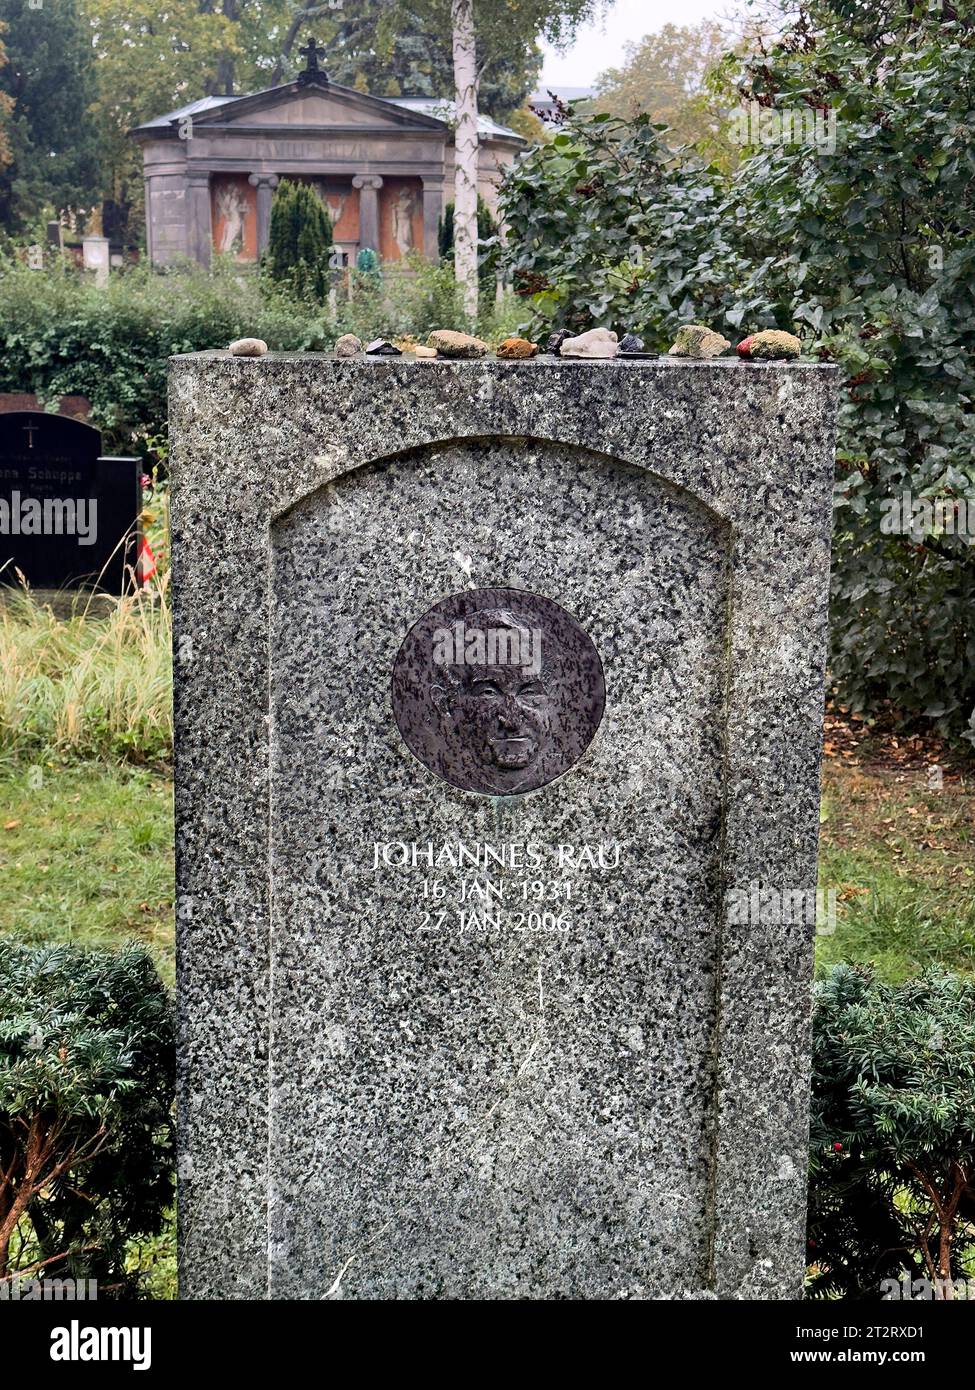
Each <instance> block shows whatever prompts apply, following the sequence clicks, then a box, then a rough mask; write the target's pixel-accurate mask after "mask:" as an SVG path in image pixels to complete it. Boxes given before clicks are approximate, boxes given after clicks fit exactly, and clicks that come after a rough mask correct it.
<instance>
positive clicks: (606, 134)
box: [502, 0, 975, 741]
mask: <svg viewBox="0 0 975 1390" xmlns="http://www.w3.org/2000/svg"><path fill="white" fill-rule="evenodd" d="M722 78H723V81H724V83H725V88H726V92H727V98H728V104H729V107H734V106H735V104H736V103H740V104H741V105H742V108H743V109H748V104H750V103H752V102H755V103H757V109H758V110H759V112H762V113H765V114H766V116H768V115H769V114H770V113H771V114H772V115H773V116H776V117H778V118H781V117H783V116H786V115H788V116H789V117H790V120H791V119H792V113H795V115H796V117H798V118H799V119H800V120H801V119H802V118H803V116H805V117H806V118H810V117H812V116H813V115H814V113H816V112H818V113H819V119H820V123H821V126H820V131H821V134H822V133H828V130H829V128H830V127H831V126H832V123H833V122H834V121H835V127H833V128H834V129H835V148H833V149H831V148H830V145H831V143H832V142H831V141H829V140H827V139H816V138H811V137H810V138H800V139H793V140H792V141H791V143H790V142H783V141H781V140H780V141H778V142H776V141H775V140H773V141H772V142H771V143H768V144H764V143H763V144H759V145H756V146H752V147H749V148H747V149H745V150H744V151H743V157H742V159H741V160H740V161H739V162H738V164H737V166H736V167H735V168H734V169H732V170H730V171H726V170H720V169H717V168H713V167H709V166H707V165H706V164H705V163H704V161H702V160H700V159H698V158H696V157H695V155H694V153H693V152H692V151H691V152H689V151H684V152H683V153H681V154H680V155H679V156H676V155H675V153H674V152H673V151H671V150H669V149H668V148H667V147H666V145H665V143H663V142H664V139H665V136H664V134H663V132H662V130H661V129H660V128H659V127H655V126H654V125H653V124H652V122H651V121H650V120H649V119H648V118H646V117H643V118H640V119H638V120H636V121H634V122H626V121H620V120H617V119H614V118H610V117H599V116H597V117H592V118H587V117H585V116H581V115H576V116H573V117H571V118H570V120H569V121H568V122H567V123H566V125H565V127H564V129H563V130H562V131H561V132H560V134H559V135H558V136H556V138H555V140H554V141H553V142H552V144H551V145H548V146H545V147H539V148H537V149H534V150H532V151H530V152H529V153H528V154H527V155H526V156H525V157H523V158H522V159H521V160H520V161H518V162H517V163H516V165H515V166H514V169H513V170H512V172H511V173H510V175H509V177H508V179H507V181H506V185H505V187H504V189H503V190H502V204H503V208H504V213H505V217H506V219H507V221H508V224H509V226H510V229H511V234H510V243H509V254H510V264H511V267H512V270H513V272H514V275H515V287H516V290H518V291H519V292H520V293H521V295H522V298H523V300H524V302H525V305H526V319H528V320H530V325H529V326H530V329H531V331H533V332H535V333H538V332H541V331H543V328H544V327H547V326H549V325H551V326H562V325H565V326H568V327H572V328H582V327H585V326H590V325H591V324H592V323H593V322H596V323H601V324H604V325H606V326H609V327H615V328H617V329H621V330H622V329H633V330H635V331H637V332H639V333H641V334H642V335H643V336H644V337H645V338H647V339H648V345H649V346H651V347H657V348H660V349H664V348H665V347H666V346H667V344H668V343H669V342H670V341H671V339H672V336H673V332H674V329H675V327H676V326H677V324H678V323H680V322H686V321H688V320H700V321H702V322H706V323H710V324H711V325H712V326H713V327H715V328H719V329H722V330H724V331H725V332H726V333H727V334H728V336H731V337H735V336H742V337H743V336H745V334H746V333H748V332H751V331H753V330H755V329H757V328H762V327H780V328H792V327H793V326H797V327H798V329H799V331H800V332H801V333H802V336H803V337H804V339H805V345H806V349H807V351H808V352H810V353H813V354H815V355H816V356H818V357H820V358H822V359H824V360H834V361H836V362H838V363H839V365H840V368H841V372H842V384H841V393H840V419H839V429H840V433H839V451H838V455H839V468H838V476H837V480H836V543H835V552H834V583H833V596H832V630H833V652H832V663H831V669H832V674H833V679H834V681H835V684H836V687H837V691H838V694H839V696H840V698H841V699H842V701H843V702H844V703H846V704H847V705H849V706H850V707H852V708H853V709H854V710H857V711H878V710H882V709H884V707H886V706H890V707H893V708H894V709H896V710H897V711H899V712H900V713H901V714H902V715H905V716H909V717H913V718H923V719H927V720H930V721H932V722H933V723H934V724H935V726H936V727H937V728H938V730H939V731H941V732H943V733H950V734H960V735H963V736H966V737H968V738H970V739H972V740H973V741H975V623H973V619H972V614H973V611H975V543H973V538H972V536H971V535H968V536H960V535H958V534H951V532H950V529H949V526H950V525H951V522H950V517H951V516H955V515H957V514H960V506H959V504H961V503H965V504H966V507H969V506H970V516H971V517H975V505H973V504H975V461H973V446H975V424H973V419H975V416H973V411H972V401H973V398H975V108H973V105H972V101H971V92H972V90H973V86H975V22H973V20H972V18H971V17H965V16H964V15H963V13H962V11H961V9H960V8H959V7H951V6H941V5H937V6H915V7H913V8H911V7H910V6H904V5H901V4H899V3H894V0H882V2H881V3H871V4H869V5H867V4H864V3H860V2H859V0H809V3H807V4H806V6H805V7H804V8H803V10H802V11H801V12H800V13H799V14H798V16H797V17H796V18H795V19H794V21H793V22H792V23H791V24H790V25H789V26H787V27H786V28H784V30H783V31H782V33H781V35H780V37H779V39H778V40H776V41H773V42H771V43H770V44H768V45H767V52H766V53H764V54H762V55H761V56H760V57H757V58H755V59H754V60H752V61H749V60H747V59H742V58H741V57H739V56H736V55H732V56H730V57H729V58H728V60H727V62H726V64H725V67H724V70H723V74H722ZM827 123H828V124H827ZM904 493H910V495H911V499H912V500H921V499H925V498H928V499H931V498H936V499H939V501H941V502H942V503H943V504H944V505H943V506H942V507H941V508H940V509H938V508H932V509H930V514H927V513H925V512H923V511H922V512H921V513H920V514H919V515H918V516H917V517H915V518H913V519H912V524H911V525H909V526H908V527H906V528H903V527H902V529H900V530H896V529H895V530H892V529H891V528H890V526H889V525H886V524H885V523H887V522H889V520H890V517H891V504H892V502H893V500H894V499H895V498H897V499H898V500H900V499H902V498H903V495H904ZM939 511H940V515H939ZM946 514H947V515H948V517H949V526H946V525H945V524H944V522H945V516H946Z"/></svg>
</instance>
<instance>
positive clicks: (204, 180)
mask: <svg viewBox="0 0 975 1390" xmlns="http://www.w3.org/2000/svg"><path fill="white" fill-rule="evenodd" d="M186 252H187V255H188V256H189V257H190V259H191V260H194V261H196V262H197V264H198V265H207V266H208V265H209V264H210V257H211V255H212V253H213V227H212V225H211V218H210V171H209V170H208V169H201V170H196V169H194V170H192V171H191V172H190V173H188V174H187V175H186Z"/></svg>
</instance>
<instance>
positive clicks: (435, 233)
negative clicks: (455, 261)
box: [423, 174, 444, 261]
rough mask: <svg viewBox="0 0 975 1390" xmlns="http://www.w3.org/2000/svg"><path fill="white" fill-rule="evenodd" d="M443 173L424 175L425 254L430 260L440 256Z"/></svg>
mask: <svg viewBox="0 0 975 1390" xmlns="http://www.w3.org/2000/svg"><path fill="white" fill-rule="evenodd" d="M443 184H444V177H443V174H424V175H423V254H424V256H426V258H427V260H428V261H436V260H437V259H438V257H439V253H440V248H439V244H438V241H439V232H440V219H441V217H442V216H443Z"/></svg>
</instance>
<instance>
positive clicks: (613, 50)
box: [542, 0, 737, 87]
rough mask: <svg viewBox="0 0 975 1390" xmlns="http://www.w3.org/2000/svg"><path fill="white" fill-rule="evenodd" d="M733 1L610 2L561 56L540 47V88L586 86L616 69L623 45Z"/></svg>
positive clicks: (718, 11) (709, 15)
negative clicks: (604, 12) (542, 56)
mask: <svg viewBox="0 0 975 1390" xmlns="http://www.w3.org/2000/svg"><path fill="white" fill-rule="evenodd" d="M736 8H737V7H736V6H735V5H734V3H733V0H614V4H613V5H612V7H611V9H610V11H609V13H608V14H607V16H606V18H605V19H604V20H603V21H602V22H601V23H597V24H592V25H587V26H586V27H585V28H584V29H580V30H579V37H578V38H577V40H576V42H575V43H574V44H573V46H572V47H571V48H570V49H568V50H567V51H566V52H565V53H556V52H555V51H554V49H552V48H549V47H548V45H547V44H546V45H543V48H544V51H545V65H544V67H543V68H542V86H543V87H544V86H545V85H546V84H549V85H551V84H552V83H559V82H561V83H563V84H564V85H566V86H569V87H590V86H592V84H593V82H594V81H595V79H596V76H597V74H598V73H600V72H603V71H604V70H605V69H606V68H614V67H618V66H619V64H620V62H621V61H622V58H623V46H624V44H627V43H630V42H636V41H639V40H640V39H642V38H643V36H644V34H650V33H652V32H653V31H654V30H655V29H662V28H663V26H664V25H665V24H699V23H700V22H701V20H702V19H720V18H722V16H727V15H728V14H731V13H733V12H734V10H735V9H736Z"/></svg>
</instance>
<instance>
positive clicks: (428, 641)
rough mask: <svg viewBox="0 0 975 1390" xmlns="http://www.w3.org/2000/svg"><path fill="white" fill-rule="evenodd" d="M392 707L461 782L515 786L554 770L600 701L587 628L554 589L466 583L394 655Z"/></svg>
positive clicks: (402, 727)
mask: <svg viewBox="0 0 975 1390" xmlns="http://www.w3.org/2000/svg"><path fill="white" fill-rule="evenodd" d="M392 701H393V715H394V717H395V719H396V724H397V727H398V728H399V731H400V734H401V735H402V738H403V741H404V742H405V743H406V746H407V747H408V748H409V749H410V751H411V752H412V753H413V754H414V756H415V757H417V758H418V759H419V760H420V762H421V763H423V764H424V765H425V766H426V767H428V768H429V769H430V770H431V772H435V773H436V774H437V776H438V777H442V778H443V779H444V781H446V782H449V783H450V784H451V785H452V786H455V787H459V788H461V789H462V790H463V791H473V792H480V793H482V794H483V795H485V796H514V795H519V794H522V793H524V792H530V791H534V790H535V789H536V788H538V787H544V786H545V785H546V783H548V782H552V781H554V780H555V778H556V777H561V775H562V774H563V773H564V772H567V771H568V770H569V768H571V767H572V766H573V765H574V764H575V763H577V762H578V761H579V759H580V758H581V757H582V755H583V753H585V751H586V749H587V748H588V747H589V745H590V743H591V742H592V739H593V736H594V735H595V733H596V730H597V729H598V727H599V723H600V720H601V719H602V717H603V710H604V709H605V706H606V682H605V679H604V676H603V667H602V662H601V661H600V659H599V653H598V652H597V651H596V648H595V646H594V645H593V642H592V639H591V638H590V637H589V635H588V633H587V632H586V631H585V630H584V628H582V627H581V626H580V624H579V623H578V622H577V621H576V619H575V618H573V617H572V615H571V614H570V613H567V612H566V610H565V609H564V608H562V607H560V606H559V604H557V603H555V602H554V601H553V600H552V599H550V598H545V597H544V596H543V595H541V594H533V593H529V592H527V591H526V590H524V589H473V590H467V591H465V592H463V593H459V594H451V595H450V597H449V598H444V599H441V600H440V602H439V603H435V604H434V605H433V607H432V608H429V609H428V610H427V611H426V613H424V614H423V616H422V617H421V618H420V619H419V620H418V621H417V622H416V623H415V624H414V625H413V627H412V628H410V630H409V632H408V633H407V634H406V637H405V638H404V640H403V643H402V646H401V647H400V649H399V652H398V653H397V656H396V660H395V662H394V663H393V680H392Z"/></svg>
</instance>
